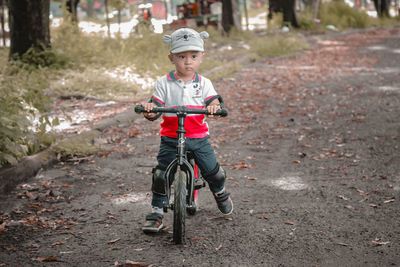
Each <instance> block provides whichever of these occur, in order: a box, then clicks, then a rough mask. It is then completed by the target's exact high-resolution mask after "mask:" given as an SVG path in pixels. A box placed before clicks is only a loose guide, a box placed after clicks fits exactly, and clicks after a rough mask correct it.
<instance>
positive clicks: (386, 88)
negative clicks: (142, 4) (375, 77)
mask: <svg viewBox="0 0 400 267" xmlns="http://www.w3.org/2000/svg"><path fill="white" fill-rule="evenodd" d="M378 89H379V90H381V91H400V87H396V86H379V87H378Z"/></svg>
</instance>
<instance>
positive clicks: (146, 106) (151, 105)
mask: <svg viewBox="0 0 400 267" xmlns="http://www.w3.org/2000/svg"><path fill="white" fill-rule="evenodd" d="M142 106H143V107H144V110H146V111H147V112H149V111H151V110H152V109H153V108H154V107H156V106H157V105H156V104H154V103H143V104H142ZM143 116H144V117H145V118H147V119H152V118H154V117H155V116H157V113H146V112H143Z"/></svg>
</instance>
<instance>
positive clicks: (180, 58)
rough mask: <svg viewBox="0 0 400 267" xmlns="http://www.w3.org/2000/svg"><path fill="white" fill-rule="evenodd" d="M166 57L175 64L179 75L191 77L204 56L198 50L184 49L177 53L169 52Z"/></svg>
mask: <svg viewBox="0 0 400 267" xmlns="http://www.w3.org/2000/svg"><path fill="white" fill-rule="evenodd" d="M168 57H169V60H171V62H172V64H174V65H175V68H176V71H177V73H178V75H179V76H180V77H182V78H183V77H190V78H191V77H193V75H194V73H195V72H196V71H197V70H198V68H199V67H200V64H201V62H202V60H203V58H204V53H203V52H198V51H186V52H182V53H178V54H170V55H168Z"/></svg>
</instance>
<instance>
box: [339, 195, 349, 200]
mask: <svg viewBox="0 0 400 267" xmlns="http://www.w3.org/2000/svg"><path fill="white" fill-rule="evenodd" d="M338 198H340V199H343V200H346V201H347V200H349V199H348V198H347V197H345V196H343V195H338Z"/></svg>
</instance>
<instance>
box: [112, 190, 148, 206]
mask: <svg viewBox="0 0 400 267" xmlns="http://www.w3.org/2000/svg"><path fill="white" fill-rule="evenodd" d="M146 199H147V195H146V193H137V194H133V193H132V194H124V195H122V196H120V197H118V198H113V199H112V200H111V201H112V203H114V204H116V205H126V204H132V203H137V202H143V201H145V200H146Z"/></svg>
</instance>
